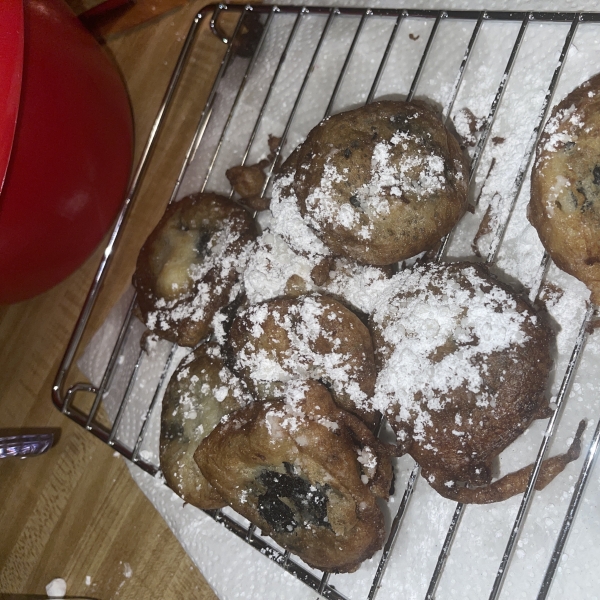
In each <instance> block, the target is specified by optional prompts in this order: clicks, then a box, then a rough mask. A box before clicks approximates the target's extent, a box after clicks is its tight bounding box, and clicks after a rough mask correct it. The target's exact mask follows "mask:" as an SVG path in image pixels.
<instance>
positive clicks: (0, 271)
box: [0, 0, 133, 304]
mask: <svg viewBox="0 0 600 600" xmlns="http://www.w3.org/2000/svg"><path fill="white" fill-rule="evenodd" d="M19 15H20V16H19ZM19 22H20V23H21V25H22V28H21V33H20V34H19ZM0 30H2V31H9V32H12V33H11V34H10V35H8V36H7V35H4V36H3V35H0V61H2V62H3V64H4V65H5V67H4V68H0V183H1V182H2V175H3V173H4V171H5V172H6V176H5V178H4V185H3V187H1V193H0V303H1V304H8V303H12V302H17V301H20V300H24V299H26V298H30V297H32V296H35V295H36V294H39V293H41V292H43V291H45V290H47V289H49V288H50V287H52V286H54V285H55V284H57V283H58V282H60V281H61V280H63V279H64V278H65V277H67V276H68V275H69V274H71V273H72V272H73V271H74V270H75V269H77V268H78V267H79V266H80V265H81V264H82V263H83V262H84V261H85V259H86V258H88V257H89V256H90V254H91V253H92V252H93V251H94V249H95V248H96V246H97V245H98V243H99V242H100V241H101V239H102V238H103V237H104V235H105V234H106V232H107V231H108V230H109V229H110V227H111V225H112V223H113V221H114V219H115V217H116V215H117V213H118V211H119V208H120V206H121V204H122V202H123V200H124V197H125V194H126V190H127V185H128V181H129V176H130V172H131V165H132V157H133V122H132V115H131V107H130V104H129V99H128V96H127V92H126V90H125V87H124V84H123V81H122V79H121V77H120V74H119V72H118V71H117V69H116V68H115V66H114V65H113V63H112V62H111V61H110V60H109V58H108V57H107V56H106V54H105V53H104V51H103V50H102V48H101V47H100V45H99V44H98V43H97V42H96V40H95V39H94V38H93V37H92V36H91V34H90V33H89V32H88V31H87V30H86V29H85V28H84V27H83V26H82V25H81V23H80V22H79V21H78V19H77V18H76V17H75V15H73V13H72V12H71V11H70V10H69V8H68V7H67V6H66V5H65V4H64V3H63V2H62V0H1V2H0ZM3 37H4V43H3ZM19 41H20V42H21V44H22V48H23V51H22V61H20V60H19ZM7 52H10V53H11V54H10V56H8V58H10V61H9V60H6V61H5V59H4V57H6V56H7V54H6V53H7ZM3 54H4V57H3ZM9 62H10V64H11V65H12V68H10V67H9V66H8V65H9ZM21 74H22V83H21V89H20V96H19V94H18V87H19V86H18V80H19V79H20V77H19V75H21ZM15 89H17V94H16V97H17V98H19V100H20V101H19V103H18V115H16V114H15V115H12V116H11V109H10V107H11V106H13V112H16V111H15V110H14V104H15ZM11 101H12V104H11ZM15 117H16V127H15V121H14V118H15ZM11 130H14V139H12V148H11V147H10V146H11V144H10V143H8V142H7V140H10V131H11ZM7 146H8V148H9V150H8V153H10V158H9V157H8V156H7V151H6V147H7ZM3 149H4V152H3ZM3 161H4V162H3Z"/></svg>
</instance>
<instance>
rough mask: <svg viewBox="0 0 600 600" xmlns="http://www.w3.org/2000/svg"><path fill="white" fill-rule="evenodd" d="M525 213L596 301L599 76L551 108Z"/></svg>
mask: <svg viewBox="0 0 600 600" xmlns="http://www.w3.org/2000/svg"><path fill="white" fill-rule="evenodd" d="M528 217H529V220H530V221H531V223H532V225H533V226H534V227H535V228H536V230H537V232H538V234H539V236H540V240H541V241H542V244H543V245H544V247H545V248H546V250H547V251H548V253H549V254H550V256H551V257H552V260H553V261H554V262H555V263H556V264H557V265H558V267H560V268H561V269H562V270H563V271H566V272H567V273H570V274H571V275H573V276H574V277H577V278H578V279H580V280H581V281H583V283H585V284H586V285H587V286H588V288H589V289H590V290H591V292H592V302H594V303H595V304H598V303H600V74H599V75H595V76H594V77H592V78H591V79H590V80H589V81H586V82H585V83H583V84H582V85H580V86H579V87H578V88H576V89H575V90H573V91H572V92H571V93H570V94H568V95H567V96H566V98H564V100H562V101H561V102H560V103H559V104H558V105H557V106H556V107H555V108H554V110H553V111H552V115H551V116H550V119H549V120H548V123H547V124H546V126H545V128H544V132H543V134H542V136H541V138H540V141H539V143H538V147H537V152H536V160H535V164H534V167H533V170H532V173H531V200H530V203H529V207H528Z"/></svg>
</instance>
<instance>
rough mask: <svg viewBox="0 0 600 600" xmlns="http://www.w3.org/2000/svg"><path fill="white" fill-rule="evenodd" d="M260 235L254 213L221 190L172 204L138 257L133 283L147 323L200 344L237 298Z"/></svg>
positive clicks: (168, 335) (177, 340) (164, 333)
mask: <svg viewBox="0 0 600 600" xmlns="http://www.w3.org/2000/svg"><path fill="white" fill-rule="evenodd" d="M255 237H256V227H255V224H254V221H253V219H252V217H251V216H250V214H249V213H248V212H247V211H246V210H244V209H243V208H241V207H240V206H238V205H236V204H235V203H234V202H232V201H230V200H228V199H227V198H224V197H222V196H218V195H217V194H195V195H192V196H187V197H186V198H183V199H182V200H180V201H178V202H175V203H173V204H171V205H169V206H168V207H167V210H166V212H165V214H164V215H163V217H162V218H161V220H160V221H159V223H158V225H157V226H156V227H155V229H154V231H153V232H152V233H151V234H150V236H149V237H148V239H147V240H146V242H145V244H144V246H143V247H142V249H141V251H140V254H139V256H138V261H137V266H136V271H135V273H134V275H133V285H134V287H135V289H136V290H137V304H138V307H139V312H140V313H141V317H142V320H143V322H144V323H145V324H146V326H147V327H148V329H150V330H151V331H153V332H154V333H156V334H157V335H158V336H160V337H163V338H165V339H167V340H170V341H172V342H175V343H177V344H179V345H181V346H196V345H197V344H198V343H199V342H200V341H201V340H202V339H204V338H205V337H207V336H208V334H209V332H210V327H211V326H210V323H211V320H212V318H213V316H214V315H215V313H216V312H217V311H218V310H219V309H220V308H222V307H223V306H225V305H227V304H228V303H229V302H230V301H231V300H232V299H233V298H232V297H231V296H232V294H233V293H234V289H235V288H234V286H235V284H236V282H237V281H238V279H239V277H240V272H241V271H242V269H243V264H244V261H245V260H246V258H245V249H246V248H247V246H248V244H249V243H250V241H251V240H253V239H254V238H255Z"/></svg>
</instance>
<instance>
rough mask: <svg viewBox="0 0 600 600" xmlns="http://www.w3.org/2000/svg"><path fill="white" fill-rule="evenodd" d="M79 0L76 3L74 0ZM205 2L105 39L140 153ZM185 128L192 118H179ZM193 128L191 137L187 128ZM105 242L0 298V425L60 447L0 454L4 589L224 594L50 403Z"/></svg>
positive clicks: (131, 232)
mask: <svg viewBox="0 0 600 600" xmlns="http://www.w3.org/2000/svg"><path fill="white" fill-rule="evenodd" d="M73 4H74V5H75V2H73ZM201 6H202V4H201V3H199V2H195V1H193V0H192V1H190V2H188V3H187V4H185V6H183V7H179V8H177V9H175V10H172V11H170V12H168V13H165V14H163V15H162V16H160V17H158V18H156V19H153V20H151V21H149V22H146V23H144V24H143V25H140V26H137V27H136V28H134V29H130V30H127V31H125V32H121V33H119V34H117V35H112V36H109V37H107V39H106V49H107V51H108V52H109V53H110V54H112V56H113V58H114V60H115V62H116V63H117V65H118V67H119V69H120V70H121V72H122V74H123V77H124V79H125V82H126V84H127V87H128V90H129V93H130V96H131V101H132V107H133V113H134V118H135V127H136V152H137V155H138V156H139V153H140V151H141V148H142V146H143V144H144V142H145V140H146V139H147V136H148V132H149V131H150V128H151V125H152V122H153V120H154V116H155V114H156V111H157V108H158V106H159V104H160V101H161V99H162V96H163V93H164V90H165V87H166V85H167V81H168V78H169V75H170V73H171V70H172V68H173V65H174V63H175V61H176V59H177V55H178V53H179V50H180V47H181V44H182V42H183V39H184V37H185V33H186V31H187V29H188V27H189V24H190V23H191V21H192V18H193V16H194V14H195V13H196V12H197V11H198V10H199V9H200V8H201ZM207 40H208V41H207V42H206V43H204V42H203V44H204V46H203V48H202V52H204V54H203V58H202V61H203V63H202V64H203V77H201V78H200V81H199V82H197V83H196V85H197V88H196V89H197V90H198V96H199V97H198V98H197V100H198V101H202V102H203V101H204V100H203V98H205V97H206V94H207V93H208V90H209V85H210V82H211V81H212V77H214V74H215V72H216V69H218V66H219V62H220V59H221V56H222V53H223V48H222V46H223V44H222V42H220V41H219V40H217V39H216V38H214V36H213V39H212V40H210V39H209V38H208V37H207ZM180 128H181V131H185V130H186V123H185V120H182V121H181V123H180ZM179 131H180V130H178V129H177V128H175V133H174V134H173V135H174V139H170V140H169V139H166V140H164V143H165V144H167V147H168V148H169V151H168V152H165V151H163V153H162V158H161V160H160V161H158V162H157V164H156V165H155V166H153V170H152V173H151V174H150V176H149V178H148V182H147V184H146V185H145V188H146V190H145V194H146V195H147V197H148V198H147V200H145V201H146V202H147V203H148V204H149V205H151V206H159V205H161V204H164V203H165V201H166V198H168V190H169V183H168V182H169V181H170V178H172V176H173V173H174V172H175V170H176V169H177V168H178V165H179V164H180V160H181V153H182V152H183V148H184V147H185V144H186V143H187V141H186V140H185V139H182V140H179V139H178V137H177V136H178V132H179ZM182 137H183V138H185V136H182ZM159 212H160V211H159V209H156V210H149V211H148V210H141V211H140V214H138V215H134V216H135V217H136V218H135V219H132V220H131V221H132V223H131V224H129V225H128V236H127V244H130V246H131V251H130V252H125V256H126V257H128V258H126V259H123V260H120V261H115V263H114V264H113V265H112V275H111V278H110V279H108V280H107V282H106V286H105V288H106V289H105V290H104V293H103V300H102V303H101V306H100V307H99V309H98V311H96V312H95V313H94V317H93V325H94V326H97V325H99V324H100V323H101V322H102V319H103V318H104V316H105V315H106V312H107V311H108V310H109V308H110V306H111V305H112V303H113V302H114V301H115V300H116V299H117V298H118V297H119V296H120V294H121V292H122V290H123V288H124V286H125V285H127V283H128V281H129V278H130V276H131V270H132V265H133V263H134V261H135V255H136V254H137V250H136V248H139V245H140V244H141V240H143V239H144V238H145V236H146V234H147V233H148V231H149V230H150V228H151V227H152V226H153V224H154V222H155V221H156V219H157V218H158V215H159ZM101 250H102V249H101V248H100V249H98V250H97V251H96V253H95V255H94V256H92V257H91V258H90V259H89V260H88V261H87V262H86V263H85V264H84V265H83V266H82V267H81V268H80V269H79V270H78V271H77V272H75V273H74V274H73V275H72V276H71V277H69V278H68V279H67V280H66V281H64V282H62V283H61V284H59V285H58V286H56V287H55V288H54V289H52V290H50V291H48V292H46V293H44V294H42V295H40V296H38V297H36V298H33V299H31V300H28V301H25V302H21V303H19V304H15V305H11V306H6V307H0V432H1V433H5V434H6V433H11V432H16V431H30V432H31V431H41V430H44V431H46V430H51V431H54V432H55V433H56V434H57V437H58V440H57V442H56V443H55V446H54V447H53V448H52V449H51V450H50V451H49V452H48V453H47V454H45V455H42V456H39V457H32V458H27V459H24V460H19V459H3V460H0V599H4V600H6V599H8V598H19V599H25V598H36V597H45V586H46V584H48V583H49V582H50V581H51V580H52V579H53V578H55V577H62V578H64V579H65V580H66V582H67V586H68V588H67V597H79V596H81V597H83V598H93V599H98V600H109V599H117V598H118V599H123V600H125V599H136V600H138V599H144V600H145V599H150V598H152V599H160V600H171V599H172V600H186V599H192V598H194V599H200V600H205V599H206V600H208V599H213V598H216V596H215V594H214V593H213V591H212V590H211V589H210V587H209V586H208V585H207V583H206V582H205V580H204V578H203V577H202V575H201V574H200V573H199V572H198V570H197V569H196V568H195V567H194V565H193V563H192V562H191V560H190V559H189V558H188V556H187V555H186V554H185V552H184V551H183V549H182V548H181V546H180V545H179V543H178V542H177V540H176V539H175V537H174V536H173V535H172V533H171V532H170V530H169V529H168V527H167V525H166V524H165V522H164V521H163V520H162V518H161V517H160V515H159V514H158V513H157V512H156V511H155V509H154V507H153V506H152V505H151V504H150V502H149V501H148V500H147V499H146V498H145V497H144V495H143V494H142V493H141V491H140V490H139V488H138V487H137V486H136V485H135V484H134V482H133V480H132V479H131V478H130V476H129V473H128V471H127V469H126V467H125V464H124V459H123V458H121V457H120V456H115V453H114V452H113V450H112V449H111V448H110V447H109V446H107V445H105V444H103V443H102V442H100V441H99V440H97V439H96V438H95V437H93V436H92V435H91V434H89V433H88V432H86V431H85V430H84V429H83V428H81V427H80V426H78V425H76V424H75V423H73V422H72V421H71V420H70V419H68V418H67V417H65V416H63V415H62V414H61V413H60V412H59V411H58V410H57V409H56V408H55V407H54V406H53V404H52V401H51V387H52V384H53V380H54V377H55V375H56V372H57V369H58V367H59V363H60V361H61V358H62V355H63V352H64V350H65V347H66V345H67V343H68V341H69V338H70V335H71V332H72V329H73V326H74V324H75V321H76V319H77V317H78V314H79V311H80V309H81V306H82V304H83V302H84V299H85V296H86V293H87V290H88V288H89V285H90V283H91V281H92V278H93V275H94V273H95V270H96V266H97V264H98V261H99V257H100V254H101Z"/></svg>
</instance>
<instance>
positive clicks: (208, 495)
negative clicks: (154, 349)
mask: <svg viewBox="0 0 600 600" xmlns="http://www.w3.org/2000/svg"><path fill="white" fill-rule="evenodd" d="M250 400H251V399H250V396H249V394H248V392H247V390H246V389H245V386H244V385H243V384H242V383H241V382H240V380H239V379H237V377H235V375H233V373H231V371H229V369H228V368H227V367H226V366H225V362H224V360H223V359H222V358H221V357H220V352H219V349H218V347H217V346H216V345H214V344H207V345H203V346H201V347H200V348H198V349H197V350H195V351H194V352H191V353H190V354H188V356H186V358H184V359H183V361H182V362H181V364H180V365H179V366H178V367H177V369H176V371H175V372H174V373H173V376H172V377H171V380H170V381H169V384H168V386H167V389H166V391H165V395H164V397H163V404H162V413H161V428H160V468H161V471H162V473H163V475H164V477H165V481H166V483H167V485H168V486H169V487H170V488H171V489H172V490H173V491H174V492H175V493H176V494H177V495H178V496H180V497H181V498H183V499H184V500H185V501H186V502H189V503H190V504H193V505H194V506H197V507H198V508H202V509H205V510H208V509H214V508H221V507H223V506H225V502H224V501H223V499H222V498H221V496H220V495H219V494H218V492H217V491H216V490H215V489H214V488H213V487H212V486H211V485H210V483H208V481H206V479H205V477H204V475H202V472H201V471H200V469H199V468H198V465H197V464H196V463H195V462H194V452H195V451H196V448H198V444H200V442H201V441H202V440H203V439H204V438H205V437H206V436H207V435H209V434H210V432H211V431H212V430H213V429H214V428H215V426H216V425H217V423H218V422H219V421H220V420H221V418H222V417H223V416H225V415H228V414H229V413H231V412H233V411H235V410H237V409H239V408H242V407H243V406H246V404H248V403H249V402H250Z"/></svg>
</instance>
